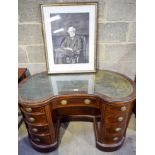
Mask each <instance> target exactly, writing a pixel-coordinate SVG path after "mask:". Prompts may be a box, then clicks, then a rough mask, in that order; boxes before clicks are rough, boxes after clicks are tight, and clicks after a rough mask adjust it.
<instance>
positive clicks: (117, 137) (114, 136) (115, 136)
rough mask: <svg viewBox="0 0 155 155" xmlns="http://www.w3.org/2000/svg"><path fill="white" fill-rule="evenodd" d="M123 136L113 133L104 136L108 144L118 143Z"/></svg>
mask: <svg viewBox="0 0 155 155" xmlns="http://www.w3.org/2000/svg"><path fill="white" fill-rule="evenodd" d="M122 138H123V136H122V135H120V134H111V135H110V136H105V137H104V143H106V144H114V143H118V142H119V141H120V140H121V139H122Z"/></svg>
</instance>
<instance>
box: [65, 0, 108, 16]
mask: <svg viewBox="0 0 155 155" xmlns="http://www.w3.org/2000/svg"><path fill="white" fill-rule="evenodd" d="M65 1H66V0H65ZM74 1H75V2H98V9H97V11H98V17H99V18H104V9H105V3H106V0H74Z"/></svg>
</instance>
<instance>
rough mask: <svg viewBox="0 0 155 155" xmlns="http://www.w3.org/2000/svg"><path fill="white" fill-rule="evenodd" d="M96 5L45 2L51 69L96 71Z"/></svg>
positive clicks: (44, 27) (56, 70) (48, 55)
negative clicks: (51, 3) (47, 3)
mask: <svg viewBox="0 0 155 155" xmlns="http://www.w3.org/2000/svg"><path fill="white" fill-rule="evenodd" d="M96 7H97V6H96V3H89V4H86V3H84V4H81V5H76V4H74V5H73V4H62V5H61V6H60V5H59V6H57V5H56V4H55V5H50V6H49V5H42V6H41V8H42V22H43V32H44V43H45V47H46V62H47V67H48V73H50V74H52V73H77V72H95V57H96V55H95V53H96V46H95V43H96V16H97V12H96Z"/></svg>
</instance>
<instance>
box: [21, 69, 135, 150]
mask: <svg viewBox="0 0 155 155" xmlns="http://www.w3.org/2000/svg"><path fill="white" fill-rule="evenodd" d="M134 100H135V83H134V82H133V81H132V80H130V79H129V78H128V77H126V76H124V75H121V74H119V73H116V72H111V71H105V70H98V71H97V72H96V73H81V74H61V75H60V74H59V75H48V74H47V73H46V72H43V73H39V74H36V75H33V76H31V77H29V78H27V79H25V80H24V81H22V82H21V83H20V84H19V106H20V109H21V111H22V114H23V118H24V122H25V124H26V127H27V131H28V136H29V140H30V143H31V144H32V146H33V148H35V149H36V150H38V151H41V152H49V151H52V150H54V149H56V148H57V147H58V142H59V138H58V137H59V128H60V123H61V122H63V121H78V120H80V121H92V122H93V124H94V132H95V137H96V147H97V148H99V149H100V150H103V151H114V150H117V149H118V148H120V147H121V145H122V144H123V142H124V139H125V134H126V129H127V125H128V122H129V118H130V115H131V112H132V107H133V104H134ZM73 140H74V139H73Z"/></svg>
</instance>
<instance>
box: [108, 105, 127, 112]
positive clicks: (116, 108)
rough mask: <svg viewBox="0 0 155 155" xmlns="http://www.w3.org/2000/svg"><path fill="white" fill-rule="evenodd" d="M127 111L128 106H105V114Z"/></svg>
mask: <svg viewBox="0 0 155 155" xmlns="http://www.w3.org/2000/svg"><path fill="white" fill-rule="evenodd" d="M128 111H129V105H128V104H122V105H107V106H106V112H107V113H126V112H128Z"/></svg>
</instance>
